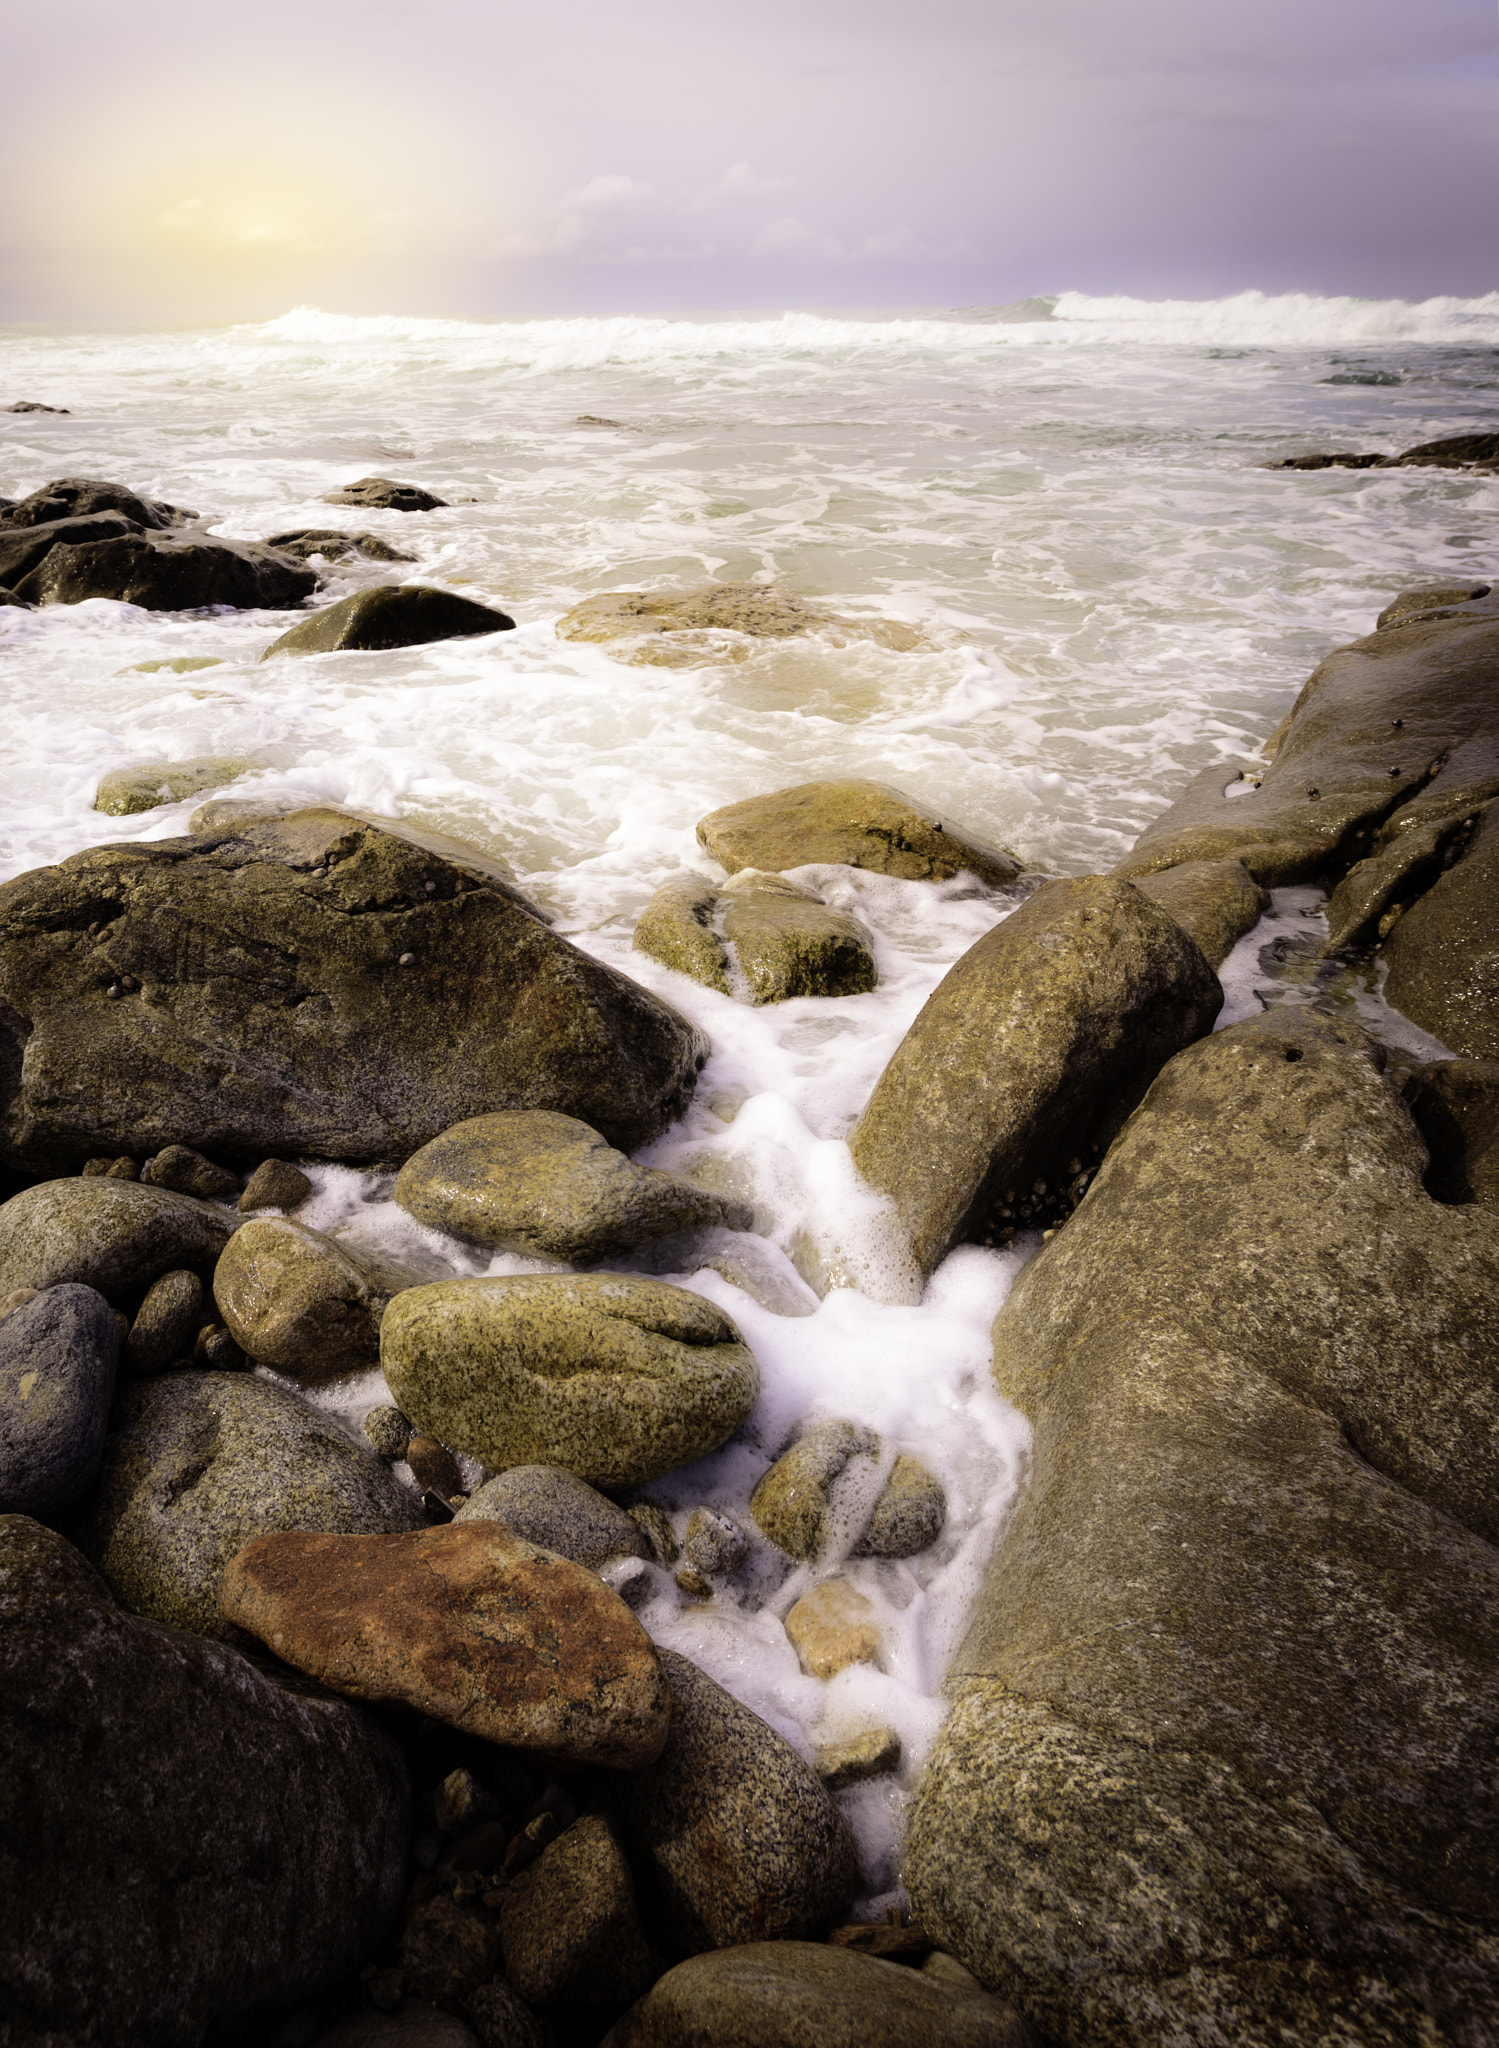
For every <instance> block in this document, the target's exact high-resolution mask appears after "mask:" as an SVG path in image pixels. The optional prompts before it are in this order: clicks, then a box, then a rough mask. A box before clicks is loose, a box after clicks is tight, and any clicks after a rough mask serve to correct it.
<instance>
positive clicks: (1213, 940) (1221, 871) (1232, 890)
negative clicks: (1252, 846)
mask: <svg viewBox="0 0 1499 2048" xmlns="http://www.w3.org/2000/svg"><path fill="white" fill-rule="evenodd" d="M1135 887H1136V888H1137V889H1138V890H1139V891H1140V894H1141V895H1142V896H1148V897H1149V898H1150V900H1151V902H1152V903H1159V904H1160V906H1161V908H1162V910H1164V911H1165V912H1166V914H1167V916H1168V917H1174V918H1175V919H1176V921H1177V923H1178V924H1179V925H1180V926H1181V928H1182V930H1183V931H1184V932H1185V933H1186V934H1187V937H1188V938H1189V939H1191V940H1193V941H1194V943H1195V944H1196V946H1197V948H1198V950H1199V951H1200V952H1201V954H1202V957H1203V959H1204V960H1206V961H1207V963H1208V965H1209V967H1213V968H1217V967H1221V966H1222V965H1223V963H1224V961H1225V960H1226V959H1227V958H1228V956H1229V954H1230V953H1231V952H1232V951H1233V949H1234V946H1235V944H1236V943H1237V942H1238V941H1239V940H1240V939H1241V938H1243V936H1244V934H1245V932H1249V931H1253V930H1254V927H1255V926H1256V925H1257V924H1258V923H1259V921H1260V918H1261V917H1262V916H1263V915H1264V913H1265V911H1267V910H1268V909H1269V907H1270V892H1269V890H1268V889H1262V888H1261V887H1260V885H1259V883H1258V882H1257V881H1256V880H1255V879H1254V877H1253V875H1251V874H1250V872H1249V870H1248V869H1247V868H1246V867H1245V865H1244V863H1243V862H1242V861H1238V860H1189V861H1183V863H1182V864H1181V866H1180V867H1175V868H1167V870H1166V872H1165V873H1164V874H1161V875H1141V876H1139V877H1138V878H1137V880H1136V883H1135Z"/></svg>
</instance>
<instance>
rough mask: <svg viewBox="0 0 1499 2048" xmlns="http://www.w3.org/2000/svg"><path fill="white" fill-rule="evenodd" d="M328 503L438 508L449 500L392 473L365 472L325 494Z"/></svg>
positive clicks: (394, 508)
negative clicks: (398, 479) (395, 478)
mask: <svg viewBox="0 0 1499 2048" xmlns="http://www.w3.org/2000/svg"><path fill="white" fill-rule="evenodd" d="M323 503H324V504H325V505H365V506H377V507H379V508H380V509H381V510H382V511H386V512H434V511H436V510H437V508H438V507H439V506H441V505H445V504H446V503H447V499H446V498H435V497H434V496H433V495H432V493H431V492H430V491H424V490H423V489H422V487H421V485H420V484H398V483H395V482H393V481H392V479H391V478H390V477H388V476H362V477H360V478H359V479H358V480H357V482H355V483H352V484H341V485H340V486H339V488H338V489H337V490H336V491H329V492H327V493H326V494H325V496H324V498H323Z"/></svg>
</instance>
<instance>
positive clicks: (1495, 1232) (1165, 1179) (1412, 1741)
mask: <svg viewBox="0 0 1499 2048" xmlns="http://www.w3.org/2000/svg"><path fill="white" fill-rule="evenodd" d="M1382 1061H1383V1055H1382V1054H1381V1053H1380V1051H1379V1049H1378V1048H1377V1047H1375V1046H1373V1045H1371V1044H1370V1043H1369V1042H1368V1041H1367V1040H1365V1039H1364V1038H1363V1036H1362V1034H1361V1033H1359V1032H1358V1031H1357V1030H1356V1028H1355V1027H1353V1026H1352V1025H1351V1024H1346V1023H1342V1022H1339V1021H1338V1020H1336V1019H1334V1018H1332V1017H1324V1016H1320V1015H1318V1014H1316V1013H1314V1012H1311V1011H1308V1010H1304V1009H1294V1010H1293V1009H1280V1010H1276V1011H1273V1012H1271V1013H1269V1014H1267V1015H1266V1016H1263V1017H1261V1018H1257V1019H1255V1020H1254V1021H1253V1022H1251V1023H1248V1024H1239V1025H1235V1026H1233V1027H1231V1028H1230V1029H1229V1030H1226V1031H1224V1032H1221V1033H1218V1034H1216V1035H1215V1036H1213V1037H1211V1038H1208V1039H1205V1040H1204V1041H1203V1042H1202V1043H1201V1044H1199V1045H1196V1046H1193V1047H1192V1048H1191V1049H1190V1050H1189V1051H1187V1052H1184V1053H1182V1054H1181V1055H1180V1056H1179V1057H1178V1058H1177V1059H1175V1060H1173V1061H1172V1062H1171V1064H1170V1065H1169V1066H1168V1067H1166V1069H1165V1070H1164V1072H1163V1073H1162V1074H1161V1075H1160V1077H1159V1079H1158V1080H1157V1081H1156V1083H1155V1086H1154V1087H1153V1089H1152V1090H1151V1092H1150V1094H1149V1095H1148V1096H1147V1098H1146V1100H1145V1102H1144V1103H1143V1104H1142V1106H1141V1107H1140V1109H1139V1110H1138V1111H1137V1112H1136V1114H1135V1117H1134V1118H1133V1120H1132V1121H1131V1123H1130V1124H1129V1126H1128V1127H1127V1128H1126V1130H1125V1131H1124V1133H1123V1134H1122V1135H1121V1137H1120V1138H1119V1139H1118V1141H1117V1142H1116V1144H1115V1146H1114V1148H1113V1151H1112V1152H1111V1154H1110V1156H1109V1158H1108V1159H1107V1161H1106V1162H1105V1163H1104V1165H1103V1167H1102V1169H1101V1171H1100V1172H1099V1175H1098V1178H1097V1180H1096V1181H1095V1183H1094V1185H1093V1187H1092V1188H1091V1189H1090V1191H1089V1195H1088V1199H1087V1201H1086V1202H1085V1203H1084V1205H1083V1207H1082V1208H1081V1209H1080V1210H1079V1211H1078V1213H1077V1215H1076V1216H1075V1217H1074V1218H1073V1220H1072V1222H1071V1223H1069V1225H1068V1226H1067V1228H1066V1229H1065V1230H1064V1231H1063V1232H1061V1234H1060V1235H1059V1236H1058V1237H1057V1238H1055V1239H1054V1240H1053V1241H1052V1242H1051V1243H1050V1244H1049V1245H1048V1246H1047V1248H1046V1249H1045V1250H1044V1251H1043V1252H1042V1253H1041V1255H1040V1257H1039V1258H1037V1259H1035V1260H1033V1261H1032V1262H1031V1264H1030V1266H1029V1267H1028V1268H1027V1269H1026V1271H1025V1272H1024V1273H1023V1274H1022V1275H1021V1277H1020V1279H1019V1280H1018V1282H1017V1283H1016V1286H1015V1288H1014V1290H1013V1292H1012V1293H1011V1295H1010V1297H1009V1299H1008V1300H1007V1302H1006V1304H1005V1306H1004V1308H1003V1309H1002V1311H1001V1313H1000V1316H999V1318H998V1321H997V1322H996V1325H995V1373H996V1379H997V1382H998V1385H999V1388H1000V1390H1001V1392H1002V1393H1003V1394H1005V1395H1006V1396H1007V1398H1009V1399H1010V1400H1012V1401H1013V1402H1015V1404H1016V1405H1017V1406H1018V1407H1019V1408H1020V1409H1021V1411H1022V1412H1023V1413H1024V1414H1025V1415H1026V1416H1027V1417H1028V1418H1029V1420H1030V1421H1031V1424H1032V1427H1033V1429H1034V1432H1035V1435H1034V1449H1033V1454H1032V1455H1033V1462H1032V1468H1031V1477H1030V1481H1029V1485H1028V1487H1027V1490H1026V1493H1025V1494H1024V1496H1023V1498H1022V1500H1021V1504H1020V1506H1019V1508H1018V1509H1017V1512H1016V1516H1015V1519H1014V1521H1013V1523H1012V1524H1011V1526H1010V1528H1009V1530H1008V1531H1007V1533H1006V1537H1005V1541H1004V1543H1003V1545H1002V1546H1001V1547H1000V1549H999V1550H998V1551H997V1552H996V1554H995V1560H994V1563H993V1565H992V1566H991V1569H990V1574H989V1579H988V1582H987V1585H986V1587H985V1590H984V1592H983V1594H982V1595H981V1598H980V1601H979V1604H978V1607H977V1609H976V1612H975V1615H974V1620H973V1626H972V1629H971V1632H970V1634H969V1637H968V1640H967V1642H966V1643H965V1644H964V1645H963V1647H962V1648H961V1650H960V1651H959V1653H958V1656H957V1658H956V1659H955V1660H954V1663H953V1665H952V1667H951V1680H950V1685H951V1690H952V1695H953V1701H954V1703H953V1707H952V1711H951V1714H950V1717H949V1719H948V1721H947V1723H946V1726H945V1728H944V1731H943V1733H942V1735H941V1736H940V1737H939V1739H938V1743H937V1748H936V1751H935V1753H934V1755H933V1758H932V1761H931V1763H930V1764H929V1766H928V1769H927V1773H926V1776H925V1779H924V1789H923V1790H922V1792H921V1794H920V1795H919V1798H918V1801H917V1805H916V1808H915V1811H914V1814H913V1819H912V1825H911V1831H910V1835H909V1839H908V1846H907V1852H906V1859H905V1877H906V1882H907V1885H908V1887H909V1889H910V1893H911V1898H912V1904H913V1907H914V1909H915V1911H916V1913H917V1915H918V1917H919V1918H920V1920H921V1921H922V1923H923V1925H925V1926H926V1927H927V1928H928V1930H929V1931H930V1932H931V1933H932V1934H933V1935H935V1936H936V1937H937V1938H938V1940H939V1941H940V1942H941V1945H942V1946H943V1947H944V1948H946V1949H948V1950H950V1951H951V1952H952V1953H953V1954H955V1955H956V1956H957V1957H958V1959H959V1961H961V1962H962V1963H964V1964H965V1965H966V1966H967V1967H968V1968H969V1969H971V1970H973V1971H974V1972H975V1973H976V1974H977V1975H978V1976H979V1977H980V1978H981V1979H982V1980H983V1982H984V1983H985V1984H987V1985H989V1986H991V1987H994V1988H997V1989H999V1990H1001V1991H1003V1992H1004V1993H1005V1995H1006V1996H1008V1997H1011V1998H1012V1999H1013V2000H1014V2001H1015V2002H1016V2003H1017V2004H1019V2005H1021V2006H1022V2007H1023V2009H1024V2010H1025V2011H1026V2013H1027V2016H1028V2017H1029V2018H1031V2019H1032V2020H1033V2021H1034V2023H1035V2024H1036V2025H1037V2027H1038V2028H1039V2029H1040V2030H1041V2031H1042V2032H1043V2033H1044V2034H1045V2035H1046V2036H1047V2038H1048V2039H1050V2040H1055V2041H1057V2042H1059V2043H1064V2044H1074V2043H1076V2044H1083V2043H1086V2044H1088V2048H1094V2044H1099V2048H1116V2044H1121V2048H1122V2044H1125V2043H1129V2044H1144V2043H1147V2042H1149V2043H1154V2042H1159V2041H1161V2040H1163V2039H1166V2038H1183V2039H1186V2038H1191V2039H1194V2040H1204V2041H1205V2040H1208V2039H1211V2038H1212V2037H1213V2036H1214V2034H1218V2035H1220V2036H1221V2037H1223V2038H1225V2039H1228V2038H1233V2039H1236V2040H1270V2039H1278V2040H1287V2041H1290V2040H1294V2041H1308V2042H1310V2041H1325V2040H1328V2039H1332V2038H1337V2037H1339V2036H1341V2037H1342V2038H1345V2039H1348V2040H1350V2041H1355V2040H1356V2041H1359V2042H1360V2043H1364V2042H1367V2043H1370V2044H1374V2043H1378V2044H1380V2048H1395V2044H1397V2043H1402V2042H1406V2041H1410V2040H1414V2039H1419V2038H1421V2036H1422V2035H1423V2034H1427V2035H1429V2036H1431V2037H1432V2038H1441V2037H1442V2036H1443V2035H1447V2036H1450V2037H1451V2038H1453V2039H1460V2038H1461V2037H1462V2033H1463V2031H1464V2029H1465V2028H1466V2026H1467V2019H1468V2016H1469V2015H1471V2014H1472V2013H1474V2012H1477V2011H1480V2010H1483V2011H1487V2010H1493V2009H1496V2007H1499V1966H1496V1963H1495V1960H1494V1955H1493V1950H1492V1946H1491V1945H1490V1944H1489V1943H1488V1941H1487V1938H1486V1937H1485V1936H1482V1935H1480V1934H1479V1932H1478V1929H1477V1924H1476V1921H1475V1919H1474V1917H1473V1916H1474V1915H1475V1914H1478V1913H1483V1912H1486V1911H1487V1910H1488V1909H1487V1905H1486V1904H1485V1903H1483V1902H1485V1901H1488V1900H1491V1899H1492V1897H1493V1896H1494V1888H1495V1884H1496V1881H1499V1790H1496V1787H1495V1784H1494V1781H1493V1778H1492V1774H1491V1773H1490V1772H1489V1771H1488V1769H1487V1766H1486V1763H1485V1762H1484V1761H1483V1759H1484V1758H1485V1757H1486V1755H1487V1751H1488V1745H1489V1742H1490V1740H1491V1730H1492V1728H1493V1726H1494V1725H1495V1718H1496V1715H1499V1670H1496V1667H1495V1664H1494V1659H1493V1655H1492V1643H1493V1638H1494V1630H1495V1628H1496V1626H1499V1568H1496V1562H1495V1553H1494V1550H1493V1547H1492V1545H1493V1540H1494V1537H1495V1535H1496V1533H1499V1521H1496V1512H1495V1503H1496V1500H1499V1488H1496V1485H1495V1480H1496V1476H1499V1473H1496V1466H1495V1445H1496V1443H1499V1427H1496V1425H1499V1373H1496V1366H1499V1350H1496V1337H1495V1332H1496V1330H1499V1316H1496V1313H1495V1311H1496V1309H1499V1221H1496V1219H1495V1218H1494V1216H1493V1215H1492V1214H1490V1213H1489V1212H1488V1211H1486V1210H1483V1209H1480V1208H1478V1207H1469V1208H1462V1209H1458V1208H1451V1207H1444V1206H1443V1205H1441V1204H1440V1203H1437V1202H1434V1201H1433V1200H1432V1199H1431V1197H1430V1196H1429V1195H1428V1194H1427V1193H1426V1192H1425V1190H1424V1189H1423V1187H1422V1184H1421V1176H1422V1172H1423V1169H1424V1168H1425V1165H1426V1157H1425V1151H1424V1148H1423V1146H1422V1145H1421V1143H1420V1141H1419V1138H1418V1136H1417V1134H1416V1131H1415V1128H1414V1126H1413V1124H1412V1122H1411V1119H1410V1116H1409V1114H1408V1112H1407V1110H1406V1108H1405V1106H1404V1104H1403V1102H1402V1101H1401V1099H1400V1097H1399V1095H1398V1094H1397V1092H1396V1090H1395V1089H1394V1087H1393V1086H1392V1085H1391V1084H1390V1083H1389V1082H1388V1081H1387V1080H1386V1079H1385V1078H1384V1077H1383V1076H1382V1074H1381V1072H1380V1071H1379V1070H1380V1067H1381V1065H1382ZM1351 1188H1356V1189H1357V1190H1358V1194H1357V1198H1356V1199H1354V1200H1350V1197H1349V1190H1350V1189H1351ZM1333 1702H1336V1706H1335V1707H1334V1705H1333ZM1142 1870H1148V1871H1149V1872H1150V1874H1151V1875H1150V1881H1149V1883H1148V1885H1144V1886H1142V1884H1141V1881H1140V1874H1141V1871H1142ZM1189 1957H1190V1958H1194V1959H1197V1960H1196V1961H1195V1962H1194V1963H1192V1964H1191V1965H1190V1966H1187V1965H1186V1963H1185V1959H1186V1958H1189Z"/></svg>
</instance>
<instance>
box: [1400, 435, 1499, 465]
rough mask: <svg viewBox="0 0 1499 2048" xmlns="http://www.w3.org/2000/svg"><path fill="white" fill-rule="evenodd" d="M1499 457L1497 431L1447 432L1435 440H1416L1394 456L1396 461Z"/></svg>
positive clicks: (1440, 460)
mask: <svg viewBox="0 0 1499 2048" xmlns="http://www.w3.org/2000/svg"><path fill="white" fill-rule="evenodd" d="M1496 457H1499V433H1478V434H1448V435H1446V436H1444V437H1443V438H1442V439H1441V440H1437V441H1418V442H1417V443H1416V445H1415V447H1414V448H1406V449H1404V450H1403V451H1402V452H1401V453H1400V454H1399V455H1397V456H1396V457H1395V460H1396V461H1397V462H1429V461H1432V460H1433V459H1435V460H1436V461H1438V462H1492V461H1494V459H1495V458H1496Z"/></svg>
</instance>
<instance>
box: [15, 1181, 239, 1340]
mask: <svg viewBox="0 0 1499 2048" xmlns="http://www.w3.org/2000/svg"><path fill="white" fill-rule="evenodd" d="M233 1232H234V1225H233V1223H232V1222H231V1221H230V1219H229V1218H228V1217H227V1216H226V1215H225V1214H224V1213H223V1211H222V1210H221V1209H215V1208H214V1207H213V1206H212V1205H211V1204H210V1203H208V1202H200V1201H196V1200H195V1199H194V1198H193V1197H192V1196H191V1195H178V1194H174V1193H173V1192H172V1191H171V1189H169V1188H153V1187H143V1186H142V1185H141V1184H140V1182H139V1181H133V1180H124V1179H116V1178H114V1177H113V1176H112V1175H107V1174H100V1175H91V1176H89V1177H87V1178H84V1177H79V1178H78V1179H76V1180H49V1181H42V1182H40V1183H39V1184H38V1185H37V1186H36V1187H31V1188H23V1189H22V1190H21V1192H20V1194H18V1195H12V1196H11V1198H10V1200H9V1201H8V1202H6V1203H4V1204H3V1205H0V1296H3V1295H6V1294H9V1293H10V1292H11V1291H12V1289H14V1288H17V1287H56V1286H58V1285H59V1284H60V1283H61V1282H62V1281H64V1280H77V1281H80V1282H81V1283H82V1284H83V1285H84V1286H85V1287H96V1288H97V1289H98V1290H99V1292H100V1293H101V1294H102V1295H103V1296H104V1298H105V1299H106V1301H109V1302H111V1303H112V1304H113V1305H114V1306H115V1307H116V1308H133V1307H134V1306H135V1304H136V1303H137V1302H138V1301H139V1300H140V1298H141V1296H142V1295H143V1294H144V1293H145V1291H146V1289H147V1288H148V1287H149V1286H150V1285H151V1283H152V1281H153V1280H159V1279H160V1278H161V1276H162V1274H163V1273H171V1272H175V1271H177V1270H178V1269H179V1268H185V1269H186V1270H187V1271H189V1272H193V1273H197V1274H198V1275H200V1276H201V1277H202V1278H204V1279H207V1278H209V1277H210V1276H211V1275H212V1273H213V1269H214V1267H215V1265H216V1264H217V1262H218V1258H219V1254H220V1253H221V1252H222V1251H223V1249H224V1247H225V1245H226V1244H227V1243H228V1242H229V1239H230V1237H231V1236H232V1235H233Z"/></svg>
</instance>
